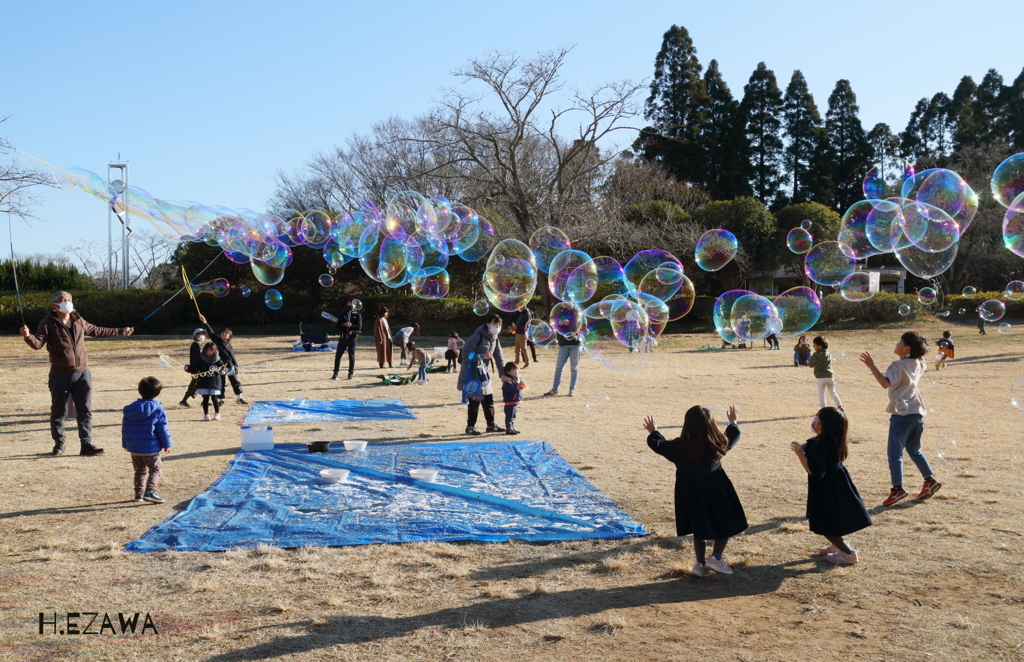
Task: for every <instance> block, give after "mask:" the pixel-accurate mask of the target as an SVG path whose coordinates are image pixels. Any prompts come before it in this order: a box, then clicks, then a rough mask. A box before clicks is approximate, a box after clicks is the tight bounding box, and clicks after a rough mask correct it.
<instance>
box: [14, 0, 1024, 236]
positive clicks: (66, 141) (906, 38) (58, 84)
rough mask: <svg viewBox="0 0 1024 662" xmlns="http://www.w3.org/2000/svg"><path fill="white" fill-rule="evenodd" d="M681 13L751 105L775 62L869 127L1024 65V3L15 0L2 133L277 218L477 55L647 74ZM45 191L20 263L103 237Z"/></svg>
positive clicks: (84, 203) (93, 210)
mask: <svg viewBox="0 0 1024 662" xmlns="http://www.w3.org/2000/svg"><path fill="white" fill-rule="evenodd" d="M672 24H679V25H683V26H685V27H686V28H687V29H688V30H689V31H690V35H691V37H692V38H693V41H694V43H695V45H696V47H697V53H698V57H699V58H700V61H701V64H702V65H705V66H706V65H707V63H708V61H710V60H711V59H713V58H714V59H717V60H718V61H719V64H720V66H721V70H722V73H723V76H724V77H725V80H726V82H727V83H728V84H729V86H730V87H731V88H732V91H733V94H734V95H735V96H737V97H740V96H741V95H742V93H743V85H744V83H746V81H747V79H748V77H749V76H750V74H751V72H752V71H753V70H754V68H755V67H756V66H757V63H758V62H760V61H762V60H763V61H764V62H766V63H767V65H768V67H769V68H771V69H772V70H774V71H775V73H776V76H777V77H778V78H779V84H780V87H783V88H784V87H785V85H786V84H787V83H788V81H789V78H790V76H791V75H792V72H793V70H794V69H801V70H802V71H803V73H804V75H805V76H806V78H807V80H808V83H809V85H810V88H811V91H812V92H813V94H814V97H815V101H816V102H817V104H818V106H819V108H820V109H821V110H822V113H824V108H825V106H826V103H827V99H828V95H829V93H830V92H831V90H832V87H833V85H834V84H835V82H836V80H838V79H840V78H847V79H849V80H850V81H851V83H852V85H853V89H854V91H855V92H856V94H857V97H858V101H859V103H860V108H861V119H862V121H863V123H864V126H865V128H866V129H869V128H870V127H871V126H873V125H874V124H875V123H877V122H887V123H888V124H889V125H890V126H892V127H893V129H894V130H896V131H899V130H902V129H903V128H904V126H905V125H906V122H907V118H908V116H909V114H910V112H911V110H912V109H913V107H914V104H915V103H916V102H917V100H918V99H920V98H921V97H931V96H932V95H933V94H934V93H936V92H938V91H945V92H947V93H952V91H953V89H954V88H955V86H956V85H957V83H958V82H959V80H960V78H961V77H962V76H964V75H968V74H969V75H971V76H973V77H974V79H975V81H976V82H980V80H981V78H982V76H984V74H985V72H986V71H987V70H988V69H989V68H995V69H997V70H998V71H999V72H1000V73H1001V74H1002V75H1003V77H1004V78H1005V79H1006V82H1007V83H1009V82H1012V80H1013V79H1014V78H1015V77H1016V76H1017V75H1018V74H1019V73H1020V71H1021V69H1022V67H1024V47H1022V45H1021V41H1020V34H1021V26H1022V25H1024V3H1021V2H1019V0H1017V1H1010V0H1005V1H995V0H975V1H974V2H970V3H965V2H950V1H947V0H930V1H929V2H921V3H893V2H872V1H869V0H865V1H862V2H844V3H839V2H832V1H825V2H820V1H819V2H795V1H786V0H776V1H775V2H754V1H748V2H728V1H718V2H701V3H696V2H681V1H679V0H676V1H675V2H660V1H655V2H635V3H629V2H621V1H619V2H611V1H606V0H590V1H588V2H575V1H574V2H567V1H557V0H554V1H553V0H547V1H545V2H540V1H537V0H517V1H516V2H506V1H503V0H497V1H492V2H464V1H461V0H460V1H457V2H434V3H424V2H411V1H405V0H399V1H392V2H376V3H373V2H338V1H335V2H329V1H326V0H321V1H314V0H310V1H304V0H298V1H293V2H287V3H281V2H265V1H262V0H250V1H247V2H220V1H217V0H210V1H208V2H202V3H200V2H159V3H158V2H130V1H129V2H121V3H96V2H93V3H81V2H68V1H61V0H58V1H57V2H16V1H13V0H12V1H9V2H6V3H4V7H3V9H2V11H0V116H9V117H10V119H8V120H7V121H6V122H4V123H3V124H0V134H2V135H4V136H6V137H7V138H8V139H10V140H11V141H12V142H13V143H14V144H15V146H16V147H18V148H20V149H22V150H24V151H26V152H28V153H30V154H33V155H35V156H37V157H39V158H41V159H43V160H45V161H49V162H50V163H53V164H55V165H59V166H62V167H69V166H72V165H78V166H82V167H84V168H88V169H90V170H93V171H95V172H98V173H100V174H102V175H105V174H106V165H107V163H108V162H110V161H111V160H113V159H115V158H116V157H117V154H118V152H120V154H121V156H122V158H124V159H127V160H129V161H130V163H131V183H132V184H134V185H137V186H140V187H142V188H144V189H146V190H147V191H149V192H150V193H151V194H152V195H154V196H157V197H160V198H165V199H175V200H193V201H196V202H201V203H204V204H218V205H223V206H226V207H246V208H250V209H256V210H262V209H263V208H265V206H266V203H267V200H268V198H269V197H270V195H271V193H272V191H273V187H274V175H275V173H276V172H277V171H278V170H279V169H281V170H285V171H294V170H296V169H298V168H300V167H301V166H302V164H303V162H304V161H305V160H306V159H307V158H308V157H309V156H310V154H312V153H313V152H314V151H316V150H319V149H325V148H329V147H331V146H332V145H335V144H338V143H341V142H343V141H344V140H345V138H346V137H348V136H349V135H350V134H352V133H353V132H363V131H366V130H367V129H368V128H369V127H370V126H371V125H372V124H373V123H374V122H375V121H377V120H380V119H384V118H386V117H388V116H390V115H397V116H402V117H411V116H414V115H417V114H420V113H423V112H425V111H426V110H427V109H428V108H429V107H430V105H431V103H432V101H433V100H434V99H436V98H437V96H438V88H440V87H442V86H445V85H452V84H454V83H455V81H454V79H453V78H452V77H451V75H450V73H451V72H452V71H453V70H454V69H456V68H457V67H459V66H460V65H461V64H463V63H464V62H465V61H466V60H467V59H468V58H470V57H474V56H480V55H483V54H485V53H487V52H488V51H489V50H492V49H498V50H507V51H515V52H517V53H519V54H523V55H531V54H533V53H536V52H537V51H541V50H547V49H551V48H555V47H558V46H561V45H572V44H575V49H574V50H573V52H572V53H571V55H570V56H569V59H568V63H567V65H566V67H565V69H564V72H565V80H566V82H567V83H569V84H571V85H577V86H580V87H588V86H592V85H597V84H600V83H603V82H608V81H611V80H617V79H632V80H638V81H639V80H643V79H648V78H649V77H650V76H651V74H652V72H653V68H654V57H655V55H656V54H657V51H658V49H659V47H660V45H661V38H662V34H663V33H664V32H665V30H667V29H668V28H669V27H670V26H671V25H672ZM622 137H623V138H627V137H626V136H622ZM631 139H632V137H631V136H630V137H628V139H627V140H626V141H625V142H628V140H631ZM424 193H427V194H430V193H431V192H429V191H424ZM43 199H44V205H43V206H41V207H39V208H38V209H37V210H36V213H37V215H38V216H39V219H38V220H37V221H34V222H33V223H32V226H31V227H29V226H27V225H25V224H21V223H19V224H17V225H16V226H15V229H14V244H15V250H16V251H17V252H18V253H19V254H31V253H37V252H47V253H52V252H58V251H59V250H60V248H61V247H62V246H66V245H68V244H74V243H77V242H78V241H79V240H80V239H83V238H90V239H102V240H104V241H105V238H106V218H107V214H106V209H105V207H104V205H103V204H102V203H101V202H99V201H97V200H96V199H94V198H91V197H90V196H88V195H87V194H85V193H82V192H81V191H79V190H77V189H76V190H74V191H71V192H64V191H60V190H52V191H46V192H44V193H43Z"/></svg>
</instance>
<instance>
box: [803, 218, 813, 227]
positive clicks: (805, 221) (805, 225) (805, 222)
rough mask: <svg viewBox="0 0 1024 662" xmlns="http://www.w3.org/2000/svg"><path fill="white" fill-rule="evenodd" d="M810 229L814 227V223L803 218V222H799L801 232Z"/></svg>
mask: <svg viewBox="0 0 1024 662" xmlns="http://www.w3.org/2000/svg"><path fill="white" fill-rule="evenodd" d="M812 227H814V223H812V222H811V219H809V218H805V219H804V220H802V221H800V228H801V229H802V230H810V229H811V228H812Z"/></svg>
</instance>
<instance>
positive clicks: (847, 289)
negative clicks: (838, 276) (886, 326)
mask: <svg viewBox="0 0 1024 662" xmlns="http://www.w3.org/2000/svg"><path fill="white" fill-rule="evenodd" d="M839 294H840V296H842V297H843V298H844V299H846V300H847V301H867V300H868V299H870V298H871V297H873V296H875V293H874V292H872V291H871V274H868V273H864V272H863V271H855V272H853V273H852V274H850V275H849V276H847V277H846V278H844V279H843V282H842V283H840V284H839Z"/></svg>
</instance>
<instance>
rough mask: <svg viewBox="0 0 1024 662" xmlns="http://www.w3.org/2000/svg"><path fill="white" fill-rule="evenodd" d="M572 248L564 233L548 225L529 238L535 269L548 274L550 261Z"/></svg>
mask: <svg viewBox="0 0 1024 662" xmlns="http://www.w3.org/2000/svg"><path fill="white" fill-rule="evenodd" d="M570 248H572V242H570V241H569V237H567V236H566V235H565V233H564V232H562V231H561V230H559V229H558V228H556V227H552V226H550V225H548V226H545V227H542V228H540V229H538V230H537V231H536V232H534V233H533V234H532V235H531V236H530V250H532V251H533V254H534V255H536V256H537V268H538V269H539V270H541V271H543V272H544V273H548V270H549V267H550V266H551V260H553V259H555V256H556V255H558V254H559V253H561V252H562V251H567V250H569V249H570Z"/></svg>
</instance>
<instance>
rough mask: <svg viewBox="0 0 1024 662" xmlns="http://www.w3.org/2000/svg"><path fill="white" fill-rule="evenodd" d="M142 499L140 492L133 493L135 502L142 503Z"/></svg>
mask: <svg viewBox="0 0 1024 662" xmlns="http://www.w3.org/2000/svg"><path fill="white" fill-rule="evenodd" d="M142 500H143V499H142V495H141V494H136V495H135V503H142Z"/></svg>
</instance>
